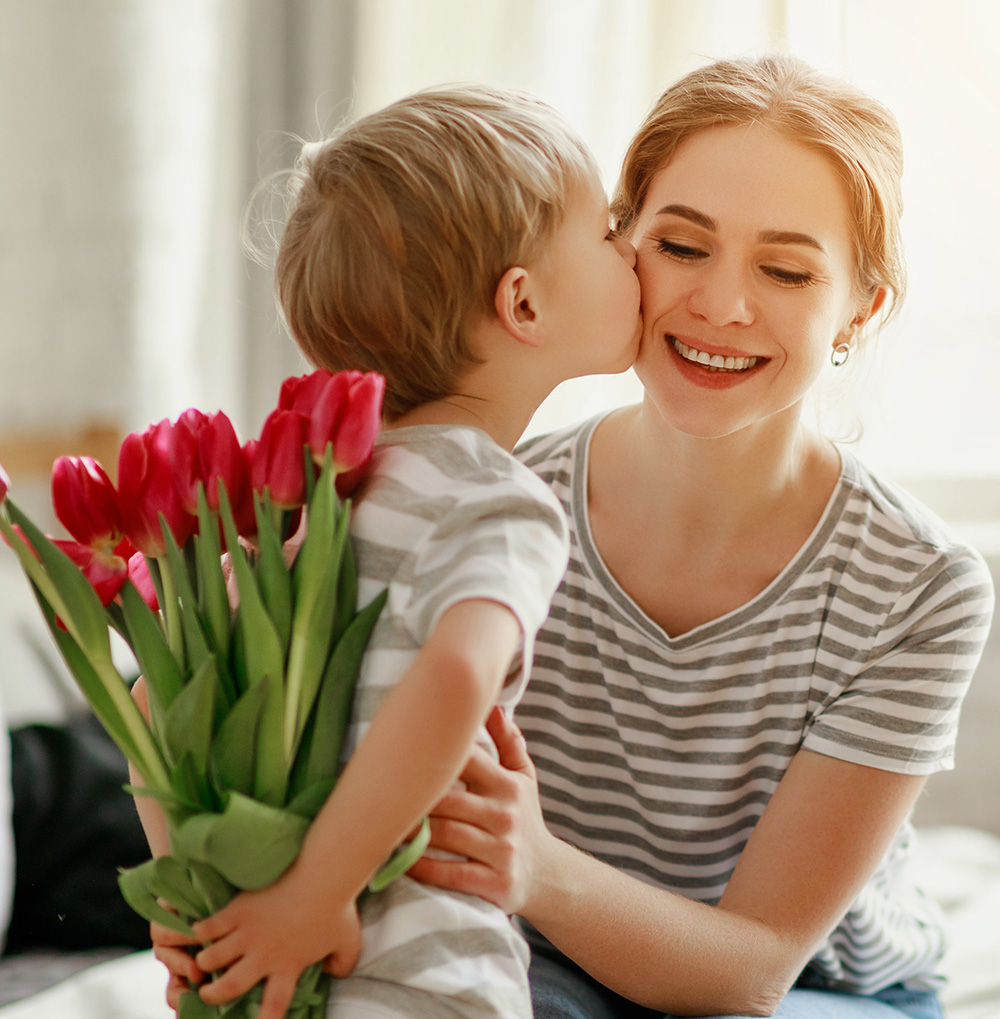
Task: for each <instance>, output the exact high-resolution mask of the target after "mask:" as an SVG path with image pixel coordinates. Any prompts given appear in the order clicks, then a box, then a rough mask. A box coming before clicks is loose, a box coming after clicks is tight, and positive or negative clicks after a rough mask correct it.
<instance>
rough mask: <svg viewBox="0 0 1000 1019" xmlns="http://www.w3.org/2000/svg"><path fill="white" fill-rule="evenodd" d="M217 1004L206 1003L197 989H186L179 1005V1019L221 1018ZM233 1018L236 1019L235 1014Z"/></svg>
mask: <svg viewBox="0 0 1000 1019" xmlns="http://www.w3.org/2000/svg"><path fill="white" fill-rule="evenodd" d="M221 1017H222V1013H221V1012H220V1011H219V1008H218V1006H216V1005H206V1004H205V1002H204V1001H202V1000H201V998H200V997H199V995H198V992H197V991H185V992H184V994H182V995H181V997H180V1003H179V1004H178V1006H177V1019H221ZM232 1019H236V1017H235V1016H233V1017H232Z"/></svg>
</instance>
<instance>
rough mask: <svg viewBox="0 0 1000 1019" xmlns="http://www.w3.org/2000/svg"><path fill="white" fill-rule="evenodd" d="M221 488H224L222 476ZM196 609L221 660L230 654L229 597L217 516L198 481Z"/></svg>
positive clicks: (219, 480) (220, 480) (203, 487)
mask: <svg viewBox="0 0 1000 1019" xmlns="http://www.w3.org/2000/svg"><path fill="white" fill-rule="evenodd" d="M218 484H219V486H220V487H224V483H223V481H222V479H221V478H219V479H218ZM195 541H196V544H195V563H196V568H197V577H198V609H199V611H200V613H201V616H202V618H203V619H204V620H205V622H206V624H207V625H206V633H207V634H208V639H209V643H210V644H211V645H212V648H213V650H214V651H215V653H216V655H217V656H218V657H219V658H220V660H224V659H225V657H226V656H227V655H228V653H229V616H230V612H229V596H228V594H227V593H226V578H225V575H224V574H223V572H222V545H221V543H220V542H219V519H218V515H217V514H215V513H213V512H212V511H211V510H210V509H209V508H208V501H207V499H206V498H205V486H204V485H203V484H201V483H200V482H199V484H198V536H197V538H196V539H195Z"/></svg>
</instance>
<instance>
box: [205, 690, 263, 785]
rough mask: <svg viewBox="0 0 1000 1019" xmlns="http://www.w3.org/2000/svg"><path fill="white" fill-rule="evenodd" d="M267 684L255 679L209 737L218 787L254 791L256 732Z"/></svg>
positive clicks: (261, 715)
mask: <svg viewBox="0 0 1000 1019" xmlns="http://www.w3.org/2000/svg"><path fill="white" fill-rule="evenodd" d="M267 692H268V684H267V683H255V684H254V685H253V686H251V687H250V689H249V690H247V691H246V693H244V694H243V696H242V697H240V699H239V700H238V701H237V702H236V703H235V704H234V705H233V706H232V708H231V709H230V710H229V713H228V714H227V715H226V717H225V718H223V720H222V723H221V725H220V726H219V731H218V732H217V733H216V734H215V738H214V739H213V740H212V749H211V753H210V755H209V768H210V773H211V775H212V780H213V782H214V783H215V785H216V788H217V789H219V790H220V791H226V792H229V791H233V792H238V793H244V794H246V795H248V796H249V795H251V794H252V793H253V792H254V776H255V774H256V769H255V764H254V762H255V759H256V755H257V742H258V734H259V732H260V724H261V719H262V717H263V713H264V705H265V701H266V698H267Z"/></svg>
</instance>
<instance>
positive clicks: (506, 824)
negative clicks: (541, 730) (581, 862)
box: [408, 708, 552, 913]
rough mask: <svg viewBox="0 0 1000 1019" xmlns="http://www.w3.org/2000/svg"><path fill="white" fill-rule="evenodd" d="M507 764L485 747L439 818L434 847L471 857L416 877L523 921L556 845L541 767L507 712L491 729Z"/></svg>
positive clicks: (429, 861) (425, 861) (437, 811)
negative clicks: (545, 810) (548, 851)
mask: <svg viewBox="0 0 1000 1019" xmlns="http://www.w3.org/2000/svg"><path fill="white" fill-rule="evenodd" d="M486 728H487V730H488V731H489V734H490V736H491V737H492V739H493V742H494V743H495V744H496V748H497V753H498V754H499V758H500V760H499V763H497V762H496V761H494V760H493V758H492V757H490V755H489V754H487V753H486V751H484V750H483V749H482V748H481V747H477V748H476V749H475V750H474V752H473V754H472V756H471V757H470V758H469V761H468V763H467V764H466V766H465V770H464V771H463V772H462V774H461V776H460V778H461V780H462V782H464V783H465V786H466V788H465V789H464V790H463V789H458V788H455V789H451V790H449V791H448V792H447V793H445V795H444V796H443V797H442V798H441V800H440V802H439V803H438V804H437V806H435V807H434V809H433V810H432V811H431V815H430V822H431V843H430V844H431V847H432V848H434V849H440V850H444V851H446V852H448V853H453V854H455V855H457V856H460V857H463V858H464V859H461V860H438V859H433V858H429V857H427V856H424V857H422V858H421V859H420V860H419V861H417V863H416V864H414V866H413V867H412V868H411V869H410V870H409V871H408V874H409V876H410V877H413V878H416V880H418V881H423V882H424V883H425V884H429V885H435V886H437V887H440V888H447V889H450V890H452V891H457V892H466V893H468V894H470V895H478V896H479V897H480V898H483V899H486V900H487V901H489V902H492V903H494V904H495V905H497V906H499V907H500V908H501V909H503V910H504V911H505V912H506V913H519V912H521V911H522V910H523V909H524V907H525V906H526V904H527V903H528V902H530V901H531V898H532V896H533V894H534V891H535V887H536V884H537V882H538V875H539V873H540V863H541V859H542V856H543V854H544V851H545V846H546V844H547V843H548V842H550V841H551V840H552V836H551V835H550V834H549V832H548V829H547V828H546V827H545V822H544V820H543V819H542V809H541V805H540V803H539V799H538V779H537V776H536V774H535V766H534V765H533V764H532V763H531V758H529V757H528V751H527V747H526V746H525V743H524V737H523V736H522V735H521V731H520V729H518V727H517V726H516V725H515V724H514V723H513V722H512V721H511V720H510V719H509V718H508V717H507V715H506V714H505V713H504V711H503V709H501V708H494V709H493V711H492V712H491V713H490V716H489V718H488V719H487V722H486Z"/></svg>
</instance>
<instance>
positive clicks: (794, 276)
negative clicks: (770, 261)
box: [762, 265, 813, 287]
mask: <svg viewBox="0 0 1000 1019" xmlns="http://www.w3.org/2000/svg"><path fill="white" fill-rule="evenodd" d="M762 271H763V272H764V273H765V274H766V275H768V276H770V277H771V279H773V280H774V281H775V282H776V283H780V284H781V285H782V286H785V287H807V286H809V284H810V283H812V281H813V275H812V273H811V272H796V271H794V270H792V269H779V268H778V267H777V266H775V265H765V266H763V269H762Z"/></svg>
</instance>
